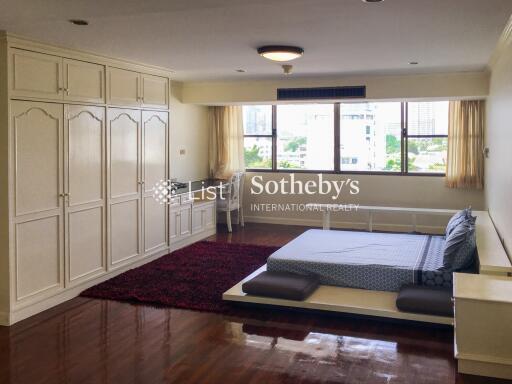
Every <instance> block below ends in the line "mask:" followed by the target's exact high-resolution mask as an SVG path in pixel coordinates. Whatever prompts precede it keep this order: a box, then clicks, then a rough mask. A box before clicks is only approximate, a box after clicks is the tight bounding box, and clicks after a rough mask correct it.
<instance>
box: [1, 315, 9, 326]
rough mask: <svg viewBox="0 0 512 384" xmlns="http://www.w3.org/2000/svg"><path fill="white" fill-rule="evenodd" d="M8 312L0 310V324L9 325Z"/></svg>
mask: <svg viewBox="0 0 512 384" xmlns="http://www.w3.org/2000/svg"><path fill="white" fill-rule="evenodd" d="M9 317H10V316H9V314H8V313H6V312H0V326H8V325H10V321H9Z"/></svg>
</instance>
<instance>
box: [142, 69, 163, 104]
mask: <svg viewBox="0 0 512 384" xmlns="http://www.w3.org/2000/svg"><path fill="white" fill-rule="evenodd" d="M168 104H169V80H168V79H167V78H165V77H160V76H153V75H146V74H142V105H143V106H144V107H150V108H167V107H168Z"/></svg>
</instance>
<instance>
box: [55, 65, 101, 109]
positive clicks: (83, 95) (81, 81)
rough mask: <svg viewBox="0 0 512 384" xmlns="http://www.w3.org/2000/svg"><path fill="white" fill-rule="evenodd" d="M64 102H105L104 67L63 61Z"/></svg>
mask: <svg viewBox="0 0 512 384" xmlns="http://www.w3.org/2000/svg"><path fill="white" fill-rule="evenodd" d="M63 67H64V100H72V101H79V102H86V103H104V102H105V66H104V65H99V64H93V63H87V62H85V61H79V60H71V59H64V61H63Z"/></svg>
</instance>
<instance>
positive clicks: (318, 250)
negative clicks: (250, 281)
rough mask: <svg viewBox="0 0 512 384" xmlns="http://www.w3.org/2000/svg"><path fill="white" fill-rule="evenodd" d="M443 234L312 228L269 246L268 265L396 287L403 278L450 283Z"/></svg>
mask: <svg viewBox="0 0 512 384" xmlns="http://www.w3.org/2000/svg"><path fill="white" fill-rule="evenodd" d="M443 245H444V238H443V237H442V236H430V235H418V234H395V233H375V232H373V233H370V232H353V231H324V230H318V229H311V230H309V231H306V232H304V233H303V234H302V235H300V236H299V237H297V238H296V239H294V240H292V241H291V242H290V243H288V244H286V245H285V246H284V247H282V248H281V249H279V250H278V251H276V252H274V253H273V254H272V255H271V256H270V257H269V258H268V260H267V269H268V270H269V271H281V272H293V273H299V274H306V275H316V276H318V277H319V278H320V282H321V283H322V284H326V285H337V286H342V287H352V288H362V289H371V290H378V291H398V290H399V289H400V287H401V286H402V285H404V284H411V283H413V284H423V285H432V286H451V285H452V274H451V273H449V272H443V271H440V270H439V269H440V268H441V267H442V265H443Z"/></svg>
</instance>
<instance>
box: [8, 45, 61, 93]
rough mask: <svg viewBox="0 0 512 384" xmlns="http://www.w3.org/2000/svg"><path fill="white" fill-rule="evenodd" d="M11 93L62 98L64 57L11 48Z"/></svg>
mask: <svg viewBox="0 0 512 384" xmlns="http://www.w3.org/2000/svg"><path fill="white" fill-rule="evenodd" d="M10 57H11V65H12V77H11V94H12V96H16V97H34V98H44V99H52V100H62V97H63V88H62V58H61V57H58V56H53V55H46V54H44V53H37V52H30V51H24V50H22V49H12V50H11V56H10Z"/></svg>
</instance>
